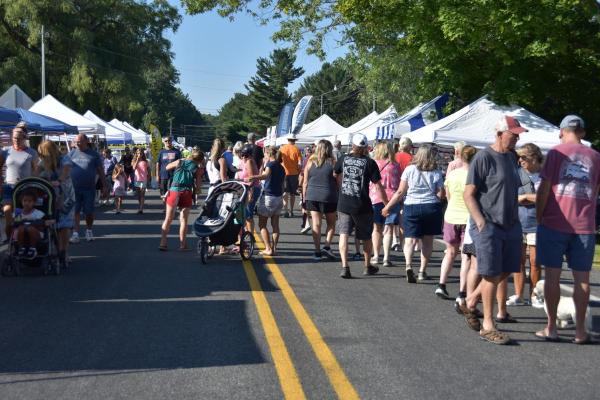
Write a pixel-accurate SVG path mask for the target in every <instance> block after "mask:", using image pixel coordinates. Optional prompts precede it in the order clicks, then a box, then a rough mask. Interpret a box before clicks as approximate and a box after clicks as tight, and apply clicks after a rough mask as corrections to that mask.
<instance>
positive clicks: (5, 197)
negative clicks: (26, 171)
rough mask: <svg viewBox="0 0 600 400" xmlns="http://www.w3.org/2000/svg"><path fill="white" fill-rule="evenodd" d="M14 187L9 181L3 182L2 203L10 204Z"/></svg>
mask: <svg viewBox="0 0 600 400" xmlns="http://www.w3.org/2000/svg"><path fill="white" fill-rule="evenodd" d="M14 189H15V185H11V184H9V183H5V184H3V185H2V203H3V204H8V203H11V204H12V195H13V191H14Z"/></svg>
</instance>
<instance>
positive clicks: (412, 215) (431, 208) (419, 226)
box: [402, 203, 444, 238]
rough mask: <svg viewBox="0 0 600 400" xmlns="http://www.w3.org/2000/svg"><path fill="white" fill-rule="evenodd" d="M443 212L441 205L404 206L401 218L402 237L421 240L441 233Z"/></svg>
mask: <svg viewBox="0 0 600 400" xmlns="http://www.w3.org/2000/svg"><path fill="white" fill-rule="evenodd" d="M443 223H444V210H443V207H442V203H425V204H405V205H404V213H403V216H402V228H403V229H404V236H405V237H408V238H421V237H423V236H435V235H439V234H441V233H442V224H443Z"/></svg>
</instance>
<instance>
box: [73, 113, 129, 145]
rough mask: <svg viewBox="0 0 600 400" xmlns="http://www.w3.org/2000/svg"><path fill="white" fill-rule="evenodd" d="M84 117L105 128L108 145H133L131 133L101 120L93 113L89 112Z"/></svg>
mask: <svg viewBox="0 0 600 400" xmlns="http://www.w3.org/2000/svg"><path fill="white" fill-rule="evenodd" d="M83 116H84V117H86V118H87V119H89V120H90V121H93V122H95V123H97V124H100V125H102V126H104V130H105V133H106V143H108V144H128V143H132V139H131V133H129V132H127V131H125V130H123V129H119V128H117V127H115V126H113V125H111V124H109V123H108V122H106V121H104V120H103V119H102V118H100V117H99V116H97V115H96V114H94V113H93V112H92V111H90V110H87V111H86V112H85V114H83Z"/></svg>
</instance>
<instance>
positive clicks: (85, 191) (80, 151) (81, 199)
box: [67, 133, 108, 243]
mask: <svg viewBox="0 0 600 400" xmlns="http://www.w3.org/2000/svg"><path fill="white" fill-rule="evenodd" d="M75 145H76V146H77V148H75V149H73V150H71V151H70V152H69V154H68V156H67V157H68V158H69V159H70V160H71V163H72V167H71V180H72V181H73V189H74V190H75V220H74V225H73V235H72V236H71V240H70V242H71V243H79V223H80V219H81V211H83V213H84V214H85V224H86V228H87V229H86V230H85V239H86V240H87V241H88V242H91V241H92V240H94V234H93V233H92V225H94V200H95V199H96V179H97V178H98V179H99V181H100V184H101V186H102V192H103V195H106V194H107V192H108V188H107V187H106V179H105V177H104V165H103V163H102V159H101V158H100V154H98V152H96V151H95V150H94V149H92V148H91V147H90V142H89V140H88V138H87V136H85V135H84V134H83V133H80V134H79V135H77V137H76V138H75Z"/></svg>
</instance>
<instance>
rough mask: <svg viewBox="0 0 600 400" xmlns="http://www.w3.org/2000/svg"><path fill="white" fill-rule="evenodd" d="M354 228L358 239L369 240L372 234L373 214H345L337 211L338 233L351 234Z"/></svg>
mask: <svg viewBox="0 0 600 400" xmlns="http://www.w3.org/2000/svg"><path fill="white" fill-rule="evenodd" d="M355 228H356V238H357V239H358V240H369V239H371V235H372V234H373V214H372V213H368V214H346V213H343V212H341V211H338V220H337V231H338V233H339V234H340V235H351V234H352V230H353V229H355Z"/></svg>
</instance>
